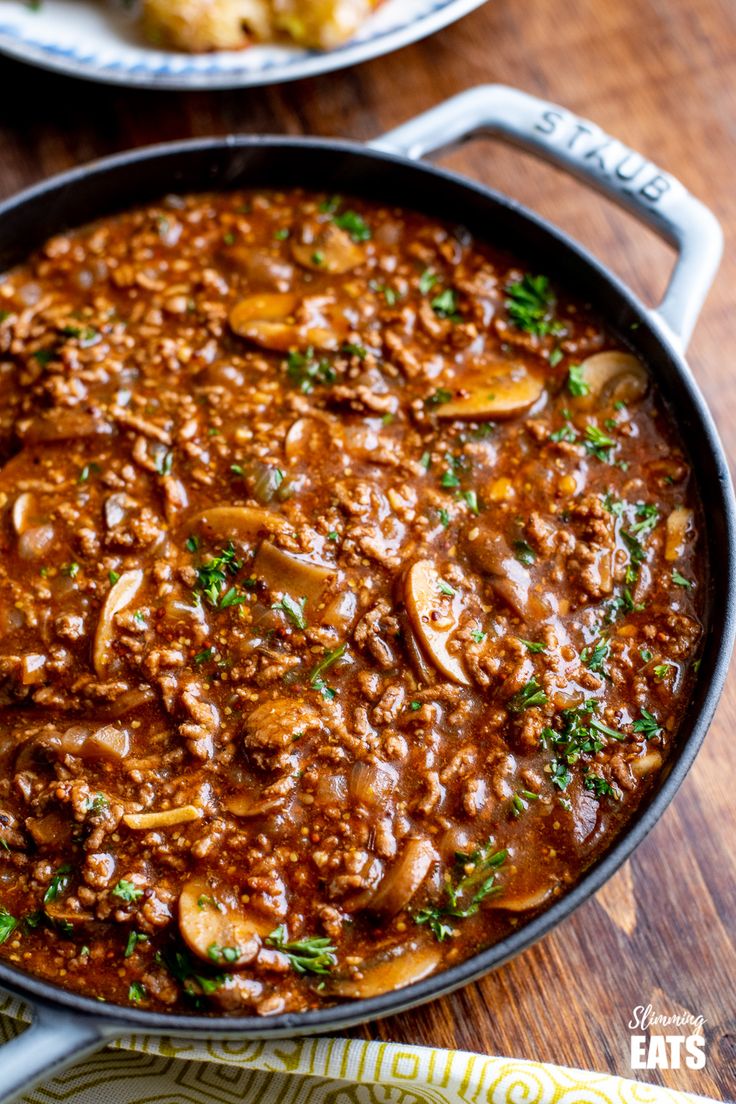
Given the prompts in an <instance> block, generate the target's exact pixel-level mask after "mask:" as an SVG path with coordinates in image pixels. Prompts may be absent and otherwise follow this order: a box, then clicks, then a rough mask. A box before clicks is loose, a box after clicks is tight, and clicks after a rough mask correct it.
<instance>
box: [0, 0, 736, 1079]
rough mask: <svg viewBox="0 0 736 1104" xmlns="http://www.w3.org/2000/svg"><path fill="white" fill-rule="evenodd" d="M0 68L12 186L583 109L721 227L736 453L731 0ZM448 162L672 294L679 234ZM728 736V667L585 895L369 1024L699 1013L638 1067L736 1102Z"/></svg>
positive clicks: (567, 191) (621, 1069)
mask: <svg viewBox="0 0 736 1104" xmlns="http://www.w3.org/2000/svg"><path fill="white" fill-rule="evenodd" d="M0 80H2V87H3V96H2V103H3V107H4V110H3V111H2V113H0V193H2V194H3V195H8V194H10V193H12V192H13V191H15V190H17V189H18V188H20V187H22V186H23V185H26V184H30V183H32V182H34V181H36V180H39V179H41V178H43V177H44V176H47V175H48V174H50V173H53V172H56V171H57V170H60V169H64V168H67V167H69V166H73V165H76V164H78V163H80V162H84V161H85V160H88V159H90V158H93V157H97V156H100V155H102V154H106V153H110V152H113V151H116V150H122V149H125V148H127V147H132V146H139V145H144V144H147V143H151V142H157V141H161V140H165V139H172V138H179V137H185V136H189V135H205V134H221V133H225V132H248V133H258V132H285V133H289V134H301V133H312V134H320V135H337V136H345V137H351V138H355V139H367V138H370V137H372V136H374V135H376V134H378V133H379V132H381V131H383V130H386V129H388V128H389V127H393V126H395V125H397V124H398V123H400V122H402V121H403V120H404V119H406V118H407V117H409V116H410V115H412V114H415V113H416V112H418V111H421V110H423V109H425V108H427V107H430V106H432V105H433V104H434V103H436V102H437V101H439V100H441V99H442V98H444V97H446V96H449V95H451V94H452V93H454V92H457V91H460V90H461V89H463V88H466V87H468V86H470V85H472V84H476V83H481V82H486V81H500V82H505V83H508V84H514V85H517V86H519V87H522V88H525V89H527V90H529V91H532V92H535V93H538V94H540V95H543V96H546V97H548V98H550V99H553V100H556V101H558V102H560V103H562V104H564V105H565V106H567V107H568V108H570V109H572V110H574V111H577V112H579V113H580V114H584V115H587V116H589V117H591V118H593V119H594V120H595V121H596V122H598V123H599V124H600V125H601V126H602V127H604V128H605V129H607V130H609V131H611V132H612V133H613V134H615V135H617V136H618V137H620V138H622V139H623V140H624V141H626V142H627V143H628V144H630V145H631V146H633V147H634V148H635V149H638V150H640V151H644V152H645V153H646V154H647V155H648V156H649V157H651V158H652V159H653V160H655V161H657V162H659V163H660V164H661V165H662V166H663V167H664V168H666V169H668V170H669V171H671V172H672V173H674V174H675V175H677V176H678V177H680V178H681V179H682V180H683V181H684V182H685V184H686V185H687V186H688V187H689V188H690V189H691V190H692V191H693V192H694V193H695V194H696V195H698V196H699V197H701V198H702V199H704V200H705V201H706V202H707V203H708V204H709V205H710V206H711V207H712V208H713V209H714V210H715V211H716V213H717V214H718V216H719V217H720V219H721V220H722V222H723V224H724V227H725V229H726V232H727V236H728V239H729V240H728V244H727V250H726V257H725V261H724V264H723V267H722V269H721V273H720V276H719V278H718V282H717V284H716V286H715V288H714V291H713V293H712V294H711V296H710V299H709V300H708V302H707V304H706V307H705V310H704V312H703V315H702V319H701V322H700V324H699V326H698V328H697V331H696V334H695V337H694V339H693V342H692V346H691V363H692V366H693V369H694V371H695V373H696V375H697V377H698V378H699V380H700V381H701V383H702V386H703V389H704V391H705V394H706V396H707V398H708V399H709V401H710V402H711V405H712V408H713V410H714V413H715V417H716V420H717V422H718V424H719V427H720V430H721V433H722V435H723V437H724V440H725V444H726V448H727V450H729V451H730V452H732V451H733V449H734V446H736V370H734V367H733V364H732V361H733V359H734V357H733V348H734V346H733V345H732V344H731V343H732V342H734V341H735V340H736V325H735V323H734V318H735V317H736V295H735V293H734V287H736V189H735V188H734V178H735V177H736V2H735V0H524V2H523V3H521V2H519V0H490V2H489V3H487V4H486V5H485V7H483V8H481V9H480V10H479V11H477V12H475V13H474V14H472V15H470V16H468V17H467V18H466V19H464V20H463V21H462V22H461V23H459V24H457V25H456V26H454V27H452V28H450V29H448V30H446V31H443V32H441V33H440V34H438V35H435V36H434V37H433V38H430V39H428V40H426V41H425V42H422V43H419V44H418V45H415V46H412V47H408V48H407V49H405V50H403V51H401V52H400V53H398V54H394V55H392V56H389V57H386V58H382V59H379V60H377V61H374V62H370V63H368V64H365V65H363V66H360V67H358V68H355V69H351V70H347V71H345V72H343V73H338V74H334V75H330V76H327V77H324V78H320V79H317V80H309V81H304V82H300V83H297V84H291V85H284V86H281V87H279V88H271V89H263V90H255V91H249V92H239V91H235V92H219V93H202V92H197V93H191V94H181V93H156V92H142V91H133V92H129V91H126V90H122V89H113V88H110V89H108V88H104V87H102V86H95V85H91V84H86V83H82V82H73V81H70V80H67V79H64V78H60V77H53V76H50V75H46V74H43V73H41V72H40V71H37V70H34V69H30V68H24V67H22V66H20V65H16V64H12V63H10V62H5V61H2V62H0ZM446 161H447V163H448V164H449V165H451V166H452V167H454V168H455V169H457V170H459V171H462V172H463V173H465V174H467V175H469V176H472V177H476V178H479V179H481V180H483V181H486V182H489V183H491V184H493V185H494V186H496V187H497V188H499V189H501V190H502V191H505V192H507V193H509V194H511V195H513V196H515V197H516V198H518V199H520V200H522V201H523V202H525V203H527V204H528V205H529V206H532V207H535V208H536V209H537V210H538V211H540V212H541V213H542V214H543V215H545V216H547V217H549V218H551V219H553V220H554V221H555V222H557V223H558V224H559V225H561V226H563V227H564V228H565V229H567V230H569V231H571V232H572V233H573V234H574V235H575V236H577V237H579V238H580V239H581V240H582V241H583V242H584V243H586V244H587V245H589V246H590V247H591V248H592V249H593V250H594V251H595V252H596V253H597V254H598V255H599V256H600V257H601V258H603V259H604V260H605V261H606V262H607V263H608V264H609V265H611V266H612V267H613V268H614V269H615V270H616V271H617V272H618V273H620V274H621V275H622V276H623V277H624V279H625V280H626V281H627V282H628V283H629V284H630V285H631V286H632V287H633V288H634V289H635V290H636V291H637V292H638V293H639V294H641V295H642V296H643V297H644V298H645V299H646V300H648V301H651V302H654V301H655V299H656V297H657V295H658V294H659V293H660V292H661V290H662V288H663V286H664V282H665V279H666V275H667V272H668V270H669V266H670V264H671V260H672V258H671V254H670V252H669V250H668V249H667V248H666V247H665V246H663V245H662V244H661V243H659V242H658V241H656V240H655V239H654V238H653V236H652V235H650V234H649V233H648V232H647V231H645V230H643V229H642V228H641V227H640V226H638V225H637V224H635V223H633V222H632V220H631V219H630V218H629V217H628V216H626V215H623V214H621V213H620V212H618V211H616V210H614V209H613V208H612V207H611V206H609V205H608V204H607V203H606V202H605V201H603V200H601V199H600V198H599V197H595V196H592V195H591V194H589V193H587V192H586V191H585V190H584V189H583V188H582V187H581V186H580V185H577V184H574V183H573V182H571V181H570V180H568V179H566V178H564V177H563V176H562V175H561V174H559V173H557V172H555V171H553V170H551V169H547V168H540V167H539V166H538V165H536V163H534V162H532V161H531V160H530V159H528V158H526V157H524V156H521V155H520V154H518V153H515V152H512V151H509V150H506V149H503V148H501V147H499V146H497V145H491V144H490V143H487V142H475V143H473V144H470V145H467V146H465V147H463V148H462V149H460V150H457V151H455V152H454V153H453V154H452V156H451V157H448V158H447V159H446ZM449 214H452V213H451V212H450V213H449ZM734 733H736V686H735V685H734V683H733V681H732V682H731V684H730V685H729V687H728V688H727V690H726V693H725V695H724V698H723V700H722V702H721V705H720V708H719V710H718V714H717V717H716V720H715V722H714V724H713V727H712V729H711V732H710V734H709V736H708V739H707V741H706V744H705V747H704V749H703V751H702V753H701V754H700V756H699V758H698V761H697V764H696V766H695V767H694V769H693V771H692V772H691V774H690V776H689V778H688V779H687V781H686V783H685V785H684V786H683V788H682V790H681V791H680V793H679V795H678V797H677V799H676V801H675V802H674V804H673V805H672V806H671V807H670V809H669V811H668V812H667V813H666V815H665V816H664V818H663V820H662V821H661V822H660V823H659V825H658V826H657V828H656V829H655V830H654V831H653V832H652V834H651V835H650V836H649V838H648V839H647V840H646V841H645V842H644V844H643V845H642V846H641V847H640V848H639V849H638V851H637V852H636V854H635V856H634V858H633V859H632V861H631V862H629V863H628V864H627V866H626V867H625V868H624V869H623V871H622V872H621V873H619V874H618V875H617V876H616V877H615V878H614V879H613V881H611V882H610V883H609V884H608V885H607V886H606V887H605V889H604V890H603V891H602V892H601V893H599V894H598V896H597V897H596V898H595V899H593V900H591V901H589V902H588V903H587V904H586V905H584V906H583V907H582V908H581V909H579V910H578V912H577V913H576V914H575V915H574V916H573V917H572V919H570V920H568V921H567V922H566V923H565V924H563V925H562V926H561V927H560V928H558V929H557V930H556V932H554V933H553V934H552V935H551V936H548V937H547V938H546V939H545V940H543V941H542V942H541V943H539V944H538V945H537V946H536V947H534V948H532V949H531V950H530V951H528V952H527V953H525V954H523V955H522V956H520V957H519V958H518V959H516V960H515V961H514V962H512V963H511V964H509V965H507V966H506V967H504V968H503V969H501V970H499V971H497V972H496V973H495V974H493V975H491V976H490V977H487V978H486V979H485V980H484V981H483V982H481V983H480V984H477V985H474V986H470V987H468V988H466V989H465V990H463V991H461V992H458V993H456V994H454V995H453V996H451V997H449V998H446V999H445V1000H442V1001H438V1002H435V1003H434V1004H432V1005H430V1006H427V1007H425V1008H422V1009H419V1010H417V1011H414V1012H412V1013H407V1014H405V1015H403V1016H399V1017H395V1018H393V1019H389V1020H385V1021H383V1022H381V1023H376V1024H370V1025H367V1026H366V1027H365V1028H364V1029H363V1033H364V1034H366V1035H368V1036H373V1037H380V1038H383V1039H392V1040H400V1041H407V1042H413V1043H431V1044H435V1045H442V1046H447V1047H461V1048H468V1049H471V1050H479V1051H484V1052H488V1053H496V1054H507V1055H514V1056H517V1057H526V1058H535V1059H541V1060H549V1061H553V1062H558V1063H561V1064H566V1065H570V1066H577V1067H588V1068H593V1069H598V1070H609V1071H611V1072H616V1073H619V1074H622V1075H624V1076H632V1074H631V1069H630V1064H629V1036H630V1032H629V1029H628V1027H627V1023H628V1021H629V1019H630V1017H631V1010H632V1008H633V1007H634V1006H636V1005H647V1004H649V1003H651V1004H652V1005H653V1006H654V1008H655V1009H656V1010H658V1011H659V1012H661V1013H663V1014H669V1015H671V1014H675V1013H677V1012H683V1011H689V1012H691V1013H693V1014H696V1015H697V1014H702V1015H703V1016H705V1017H706V1020H707V1023H706V1028H705V1030H706V1036H707V1041H708V1060H707V1065H706V1067H705V1069H704V1070H703V1071H700V1072H693V1071H689V1070H686V1069H683V1070H677V1071H676V1070H665V1071H650V1072H647V1073H640V1074H637V1076H639V1077H641V1078H642V1079H645V1080H651V1081H654V1082H660V1083H664V1084H667V1085H670V1086H672V1087H677V1088H681V1089H687V1090H690V1091H693V1092H698V1093H703V1094H706V1095H713V1096H716V1097H718V1098H720V1099H733V1098H734V1097H736V996H735V992H736V947H735V946H734V934H735V931H736V847H735V846H734V843H735V842H736V812H735V811H734V782H735V777H734V775H735V772H734V766H735V764H736V751H735V750H734V749H735V747H736V744H735V740H736V737H735V735H734Z"/></svg>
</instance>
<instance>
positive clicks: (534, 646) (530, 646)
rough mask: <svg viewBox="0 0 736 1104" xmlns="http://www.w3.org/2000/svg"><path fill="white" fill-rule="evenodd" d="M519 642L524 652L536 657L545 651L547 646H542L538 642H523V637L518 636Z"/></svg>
mask: <svg viewBox="0 0 736 1104" xmlns="http://www.w3.org/2000/svg"><path fill="white" fill-rule="evenodd" d="M519 640H520V641H521V643H522V644H523V645H524V647H525V648H526V650H527V651H528V652H531V653H532V655H537V654H538V653H539V652H546V651H547V645H546V644H543V643H542V642H541V641H539V640H524V638H523V636H520V637H519Z"/></svg>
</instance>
